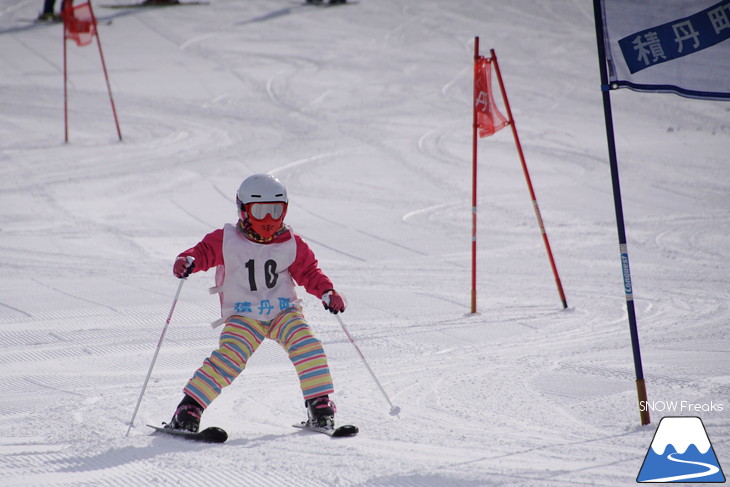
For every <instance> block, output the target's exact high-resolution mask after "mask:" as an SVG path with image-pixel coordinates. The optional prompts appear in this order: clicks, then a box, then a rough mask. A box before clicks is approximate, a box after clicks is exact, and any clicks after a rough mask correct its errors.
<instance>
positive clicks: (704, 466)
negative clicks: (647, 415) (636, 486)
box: [636, 416, 725, 483]
mask: <svg viewBox="0 0 730 487" xmlns="http://www.w3.org/2000/svg"><path fill="white" fill-rule="evenodd" d="M636 481H637V482H639V483H644V482H662V483H663V482H679V483H685V482H687V483H689V482H712V483H723V482H725V475H724V474H723V472H722V468H721V467H720V463H719V462H718V461H717V456H716V455H715V450H714V449H713V448H712V444H711V443H710V438H709V437H708V436H707V431H706V430H705V425H704V424H703V423H702V420H701V419H700V418H697V417H690V416H679V417H672V416H669V417H664V418H662V420H661V421H660V422H659V426H658V427H657V429H656V433H654V438H653V439H652V440H651V445H649V451H647V452H646V457H645V458H644V463H643V464H642V465H641V470H640V471H639V475H638V476H637V477H636Z"/></svg>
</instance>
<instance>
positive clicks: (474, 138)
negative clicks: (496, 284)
mask: <svg viewBox="0 0 730 487" xmlns="http://www.w3.org/2000/svg"><path fill="white" fill-rule="evenodd" d="M478 60H479V37H475V38H474V85H475V86H476V82H477V61H478ZM472 110H473V112H474V119H473V123H472V169H471V180H472V183H471V184H472V188H471V313H472V314H475V313H476V312H477V107H476V103H474V100H472Z"/></svg>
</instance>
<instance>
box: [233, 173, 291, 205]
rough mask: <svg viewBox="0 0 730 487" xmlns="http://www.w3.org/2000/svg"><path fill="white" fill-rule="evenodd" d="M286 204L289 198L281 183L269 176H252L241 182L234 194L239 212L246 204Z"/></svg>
mask: <svg viewBox="0 0 730 487" xmlns="http://www.w3.org/2000/svg"><path fill="white" fill-rule="evenodd" d="M273 202H281V203H288V202H289V197H288V196H287V194H286V188H285V187H284V185H283V184H281V181H279V180H278V179H276V178H275V177H274V176H271V175H269V174H254V175H253V176H249V177H247V178H246V179H244V180H243V182H242V183H241V186H239V188H238V192H237V193H236V203H237V206H238V209H239V210H242V209H243V208H242V206H243V205H246V204H248V203H273Z"/></svg>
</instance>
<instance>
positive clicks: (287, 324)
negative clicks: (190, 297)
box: [166, 174, 345, 432]
mask: <svg viewBox="0 0 730 487" xmlns="http://www.w3.org/2000/svg"><path fill="white" fill-rule="evenodd" d="M236 196H237V198H236V200H237V201H236V202H237V207H238V212H239V220H238V223H237V224H236V225H232V224H230V223H229V224H226V225H225V226H224V227H223V228H221V229H218V230H215V231H213V232H211V233H209V234H208V235H206V236H205V237H203V240H202V241H200V242H199V243H198V244H197V245H195V247H193V248H191V249H188V250H186V251H184V252H182V253H181V254H180V255H178V256H177V258H176V259H175V263H174V266H173V273H174V274H175V276H176V277H178V278H181V279H182V278H185V277H187V276H189V275H190V273H191V272H198V271H207V270H208V269H210V268H212V267H217V270H216V277H215V281H216V288H214V290H215V291H216V292H218V293H219V294H220V302H221V319H220V320H219V321H218V322H216V323H217V324H225V326H224V328H223V331H222V332H221V335H220V344H219V348H218V349H217V350H214V351H213V353H212V354H211V355H210V357H209V358H207V359H206V360H205V361H204V362H203V365H202V366H201V367H200V368H199V369H198V370H197V371H196V372H195V374H193V377H192V378H191V379H190V380H189V381H188V383H187V385H186V386H185V387H184V389H183V392H184V393H185V397H184V398H183V400H182V401H181V402H180V404H179V405H178V407H177V410H176V411H175V414H174V415H173V417H172V420H171V421H170V423H169V424H168V425H167V426H166V427H167V428H173V429H182V430H187V431H192V432H196V431H198V427H199V424H200V416H201V414H202V413H203V411H204V410H205V408H207V407H208V406H209V405H210V403H211V402H212V401H213V400H214V399H215V398H216V397H218V395H219V394H220V393H221V390H222V389H223V388H224V387H226V386H228V385H229V384H231V382H233V380H234V379H235V378H236V377H238V375H239V374H240V373H241V372H242V371H243V369H244V368H245V367H246V363H247V362H248V360H249V358H250V357H251V355H252V354H253V353H254V352H255V351H256V348H257V347H258V346H259V345H260V344H261V342H262V341H263V340H264V339H265V338H270V339H272V340H276V341H277V342H278V343H279V344H280V345H281V346H282V347H283V348H284V349H285V350H286V351H287V353H288V354H289V359H290V360H291V362H292V364H293V365H294V367H295V369H296V371H297V374H298V376H299V382H300V386H301V389H302V394H303V395H304V401H305V406H306V408H307V412H308V417H309V423H310V424H313V425H316V426H325V427H333V426H334V415H335V410H336V409H335V404H334V403H333V402H332V401H331V400H330V398H329V394H332V393H333V392H334V389H333V385H332V377H331V376H330V371H329V367H328V365H327V357H326V356H325V353H324V350H323V349H322V344H321V342H320V341H319V340H318V339H317V338H315V337H314V335H313V333H312V330H311V329H310V327H309V325H308V324H307V322H306V320H305V319H304V316H303V315H302V308H301V305H300V301H299V300H297V295H296V292H295V289H294V282H295V281H296V283H298V284H299V285H301V286H303V287H304V289H305V290H306V291H307V292H309V293H310V294H313V295H315V296H317V297H318V298H321V299H322V303H323V305H324V307H325V309H327V310H329V311H330V312H332V313H335V314H337V313H338V312H343V311H345V302H344V300H343V299H342V297H341V296H340V295H339V294H338V293H337V292H336V291H335V290H334V287H333V285H332V282H331V281H330V279H329V278H328V277H327V276H326V275H325V274H324V273H323V272H322V271H321V270H320V269H319V267H318V262H317V259H316V258H315V256H314V253H313V252H312V250H311V249H310V248H309V246H308V245H307V244H306V243H305V242H304V241H303V240H302V239H301V237H300V236H299V235H297V234H295V233H294V232H293V231H292V229H291V228H290V227H289V226H288V225H284V217H285V216H286V211H287V206H288V203H289V200H288V198H287V192H286V188H285V187H284V185H283V184H281V182H280V181H279V180H278V179H276V178H275V177H273V176H269V175H267V174H254V175H253V176H250V177H248V178H246V179H245V180H244V181H243V182H242V183H241V186H240V187H239V189H238V193H237V195H236ZM190 257H192V259H191V258H190Z"/></svg>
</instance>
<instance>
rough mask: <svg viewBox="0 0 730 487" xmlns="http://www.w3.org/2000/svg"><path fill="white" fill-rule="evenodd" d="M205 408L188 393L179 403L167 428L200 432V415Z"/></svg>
mask: <svg viewBox="0 0 730 487" xmlns="http://www.w3.org/2000/svg"><path fill="white" fill-rule="evenodd" d="M203 411H204V408H203V406H201V405H200V404H198V402H197V401H196V400H195V399H193V398H192V397H190V396H188V395H186V396H185V397H184V398H183V400H182V401H180V404H178V406H177V409H176V410H175V414H173V416H172V419H171V420H170V423H168V424H166V425H165V428H170V429H174V430H184V431H191V432H193V433H197V432H198V427H199V426H200V416H201V415H202V414H203Z"/></svg>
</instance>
